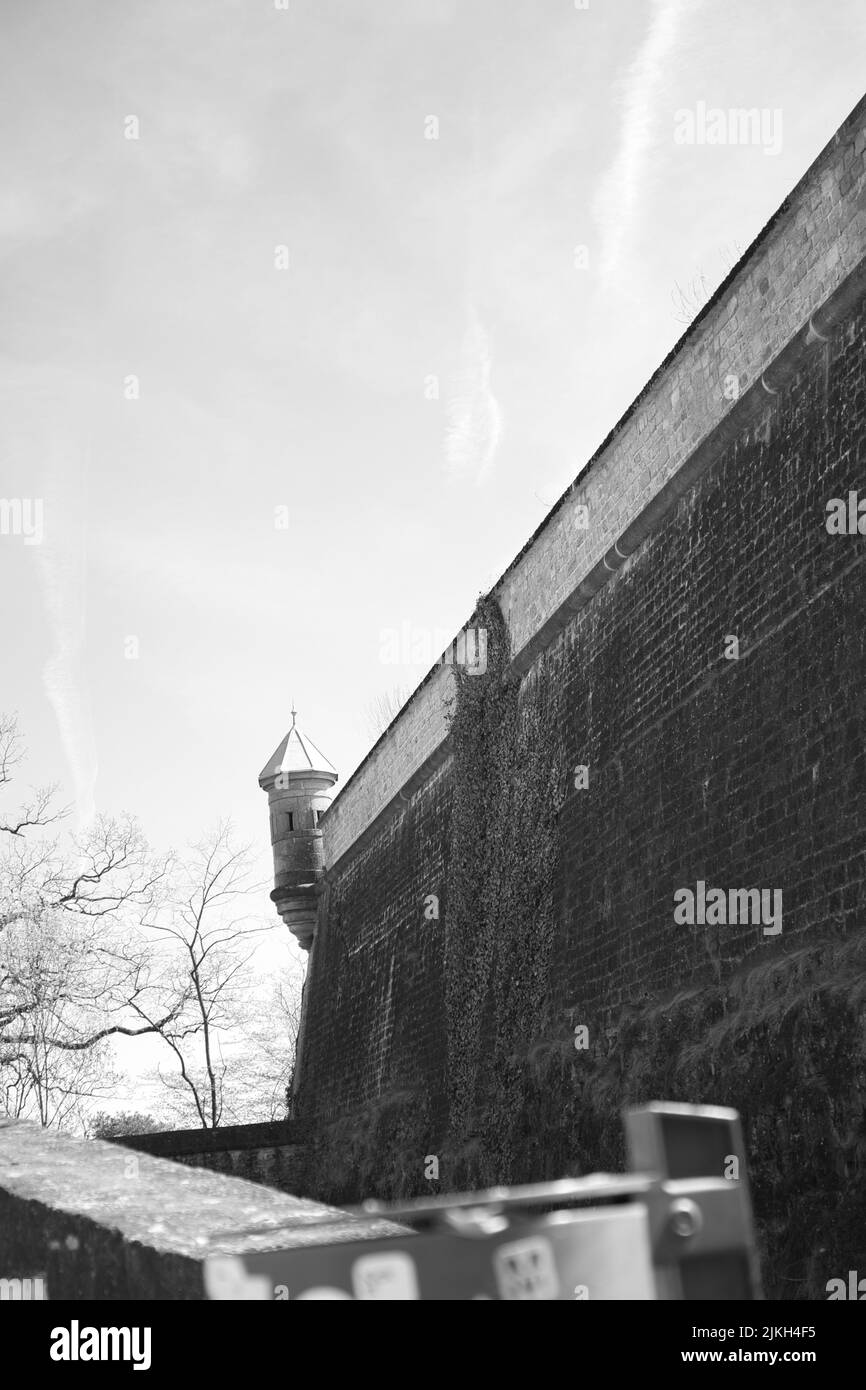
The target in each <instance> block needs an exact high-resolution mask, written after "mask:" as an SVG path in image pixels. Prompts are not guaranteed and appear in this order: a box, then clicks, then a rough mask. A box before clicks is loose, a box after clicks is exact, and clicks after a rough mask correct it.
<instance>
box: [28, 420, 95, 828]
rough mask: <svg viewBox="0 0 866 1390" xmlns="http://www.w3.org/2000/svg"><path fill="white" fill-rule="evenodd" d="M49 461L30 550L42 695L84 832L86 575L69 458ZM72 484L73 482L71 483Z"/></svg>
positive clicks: (90, 752) (91, 805)
mask: <svg viewBox="0 0 866 1390" xmlns="http://www.w3.org/2000/svg"><path fill="white" fill-rule="evenodd" d="M55 450H57V451H58V454H57V456H55V457H54V458H52V459H51V460H50V462H49V467H48V472H47V478H46V482H47V486H46V488H45V536H44V539H43V542H42V544H41V545H39V546H36V547H34V553H35V555H36V562H37V568H38V572H39V577H40V581H41V585H42V596H43V600H44V603H45V611H46V614H47V616H48V622H49V628H50V631H51V635H52V639H53V646H52V651H51V655H50V656H49V658H48V660H47V661H46V663H45V666H44V667H43V671H42V683H43V686H44V689H45V694H46V697H47V699H48V702H49V704H50V705H51V708H52V709H53V711H54V715H55V718H56V720H57V727H58V729H59V731H60V738H61V742H62V744H63V751H64V753H65V755H66V760H67V763H68V764H69V769H70V772H71V774H72V782H73V789H74V795H75V808H76V823H77V828H78V829H79V830H83V829H84V828H85V827H86V826H87V825H89V824H90V822H91V821H92V820H93V818H94V816H95V815H96V800H95V788H96V778H97V773H98V764H97V757H96V739H95V736H94V732H93V715H92V711H91V706H90V696H89V692H88V689H87V673H86V669H85V639H86V632H87V572H86V564H85V525H84V519H83V517H82V514H81V505H80V501H81V488H80V486H79V488H78V490H77V491H76V490H74V487H73V479H74V478H75V472H76V470H74V469H72V468H70V463H69V458H68V454H65V453H64V456H63V457H60V456H59V453H60V452H63V451H62V450H61V446H60V445H59V444H55ZM76 481H77V479H76Z"/></svg>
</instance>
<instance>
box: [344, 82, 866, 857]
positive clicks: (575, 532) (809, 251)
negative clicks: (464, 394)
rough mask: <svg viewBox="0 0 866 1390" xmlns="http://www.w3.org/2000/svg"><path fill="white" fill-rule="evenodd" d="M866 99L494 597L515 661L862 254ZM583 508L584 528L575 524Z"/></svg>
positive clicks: (403, 762)
mask: <svg viewBox="0 0 866 1390" xmlns="http://www.w3.org/2000/svg"><path fill="white" fill-rule="evenodd" d="M864 209H866V99H864V101H862V102H861V103H860V104H859V105H858V106H857V108H856V109H855V111H854V112H852V114H851V116H850V117H849V118H848V120H847V121H846V122H845V124H844V125H843V126H842V127H840V129H839V131H838V132H837V133H836V135H835V136H834V137H833V139H832V140H831V141H830V143H829V145H828V146H827V147H826V149H825V150H824V151H823V152H822V153H821V154H820V155H819V157H818V158H817V159H816V160H815V162H814V163H813V165H812V166H811V168H810V169H809V170H808V171H807V173H806V174H805V175H804V177H803V178H802V180H801V181H800V183H799V184H798V185H797V187H796V188H795V189H794V190H793V191H792V193H791V195H790V197H789V198H788V199H787V200H786V202H785V203H784V204H783V206H782V207H781V208H780V209H779V211H778V212H777V214H776V215H775V217H774V218H773V219H772V221H771V222H770V223H769V224H768V225H767V227H765V228H764V230H763V231H762V232H761V234H760V235H759V237H758V238H757V239H756V241H755V242H754V243H753V245H752V247H750V249H749V251H748V252H747V253H746V255H745V256H744V258H743V260H742V261H741V262H740V265H739V266H738V267H735V269H734V271H732V273H731V275H730V276H729V277H728V280H727V281H726V282H725V284H724V285H723V286H721V288H720V290H719V291H718V292H717V294H716V295H715V296H714V298H713V300H712V301H711V302H710V303H709V304H708V305H707V306H706V307H705V309H704V311H703V312H702V313H701V315H700V316H699V317H698V319H697V320H696V321H695V323H693V324H692V325H691V327H690V328H689V330H688V331H687V333H686V334H685V335H684V337H683V338H682V339H681V341H680V343H679V344H678V345H677V347H676V348H675V349H674V351H673V352H672V353H671V355H670V357H669V358H668V359H667V361H666V362H664V363H663V364H662V366H661V367H660V368H659V369H658V371H657V372H656V373H655V375H654V376H653V377H652V379H651V380H650V382H649V383H648V384H647V386H646V387H645V388H644V390H643V392H642V393H641V395H640V396H639V397H638V399H637V400H636V401H635V402H634V403H633V405H632V406H631V407H630V409H629V410H628V411H627V412H626V414H625V416H624V417H623V419H622V420H621V421H620V422H619V424H618V425H617V426H616V428H615V429H614V430H613V431H612V433H611V435H610V436H609V437H608V439H607V440H606V441H605V442H604V444H603V445H602V446H601V448H600V449H599V451H598V453H597V454H596V455H595V456H594V458H593V459H592V460H591V461H590V463H589V465H588V466H587V468H586V469H585V470H584V473H583V474H582V475H579V477H578V479H577V480H576V481H575V483H574V484H573V485H572V488H570V489H569V491H568V492H567V493H566V494H565V496H564V497H563V498H562V499H560V502H559V503H558V504H557V506H556V507H554V509H553V511H552V512H551V513H550V515H549V516H548V518H547V519H546V520H545V522H543V523H542V525H541V527H540V528H539V529H538V531H537V532H536V533H535V535H534V536H533V537H532V538H531V539H530V541H529V542H527V545H526V547H524V550H523V551H522V552H521V554H520V555H519V556H518V557H517V558H516V560H515V561H514V562H513V563H512V565H511V566H510V568H509V569H508V571H507V572H506V573H505V575H504V576H503V578H502V579H501V580H500V582H499V584H498V585H497V586H496V592H497V595H498V597H499V600H500V603H501V606H502V609H503V612H504V613H505V615H506V618H507V620H508V623H509V628H510V631H511V637H512V648H513V651H514V652H515V654H517V655H519V654H520V653H521V652H522V651H523V649H524V648H526V647H528V646H530V644H532V642H533V639H536V638H537V636H538V635H539V634H541V636H542V638H543V637H544V635H545V634H544V629H545V626H546V625H547V624H548V623H550V622H551V620H552V619H553V618H554V616H555V615H556V614H557V612H558V610H560V609H561V608H562V607H563V605H567V604H568V603H569V601H570V600H571V598H572V596H573V595H574V594H576V593H577V592H578V590H579V588H580V585H581V583H582V582H583V581H584V580H585V578H586V577H587V576H588V575H590V574H591V572H592V571H593V570H594V568H595V567H597V566H599V565H600V564H602V562H603V558H604V557H605V556H606V555H608V552H610V551H611V550H612V548H613V546H614V545H615V543H616V542H617V540H618V539H619V538H620V537H622V536H623V534H624V533H625V532H626V531H627V530H628V528H629V526H630V525H631V524H632V523H633V522H634V521H635V520H636V518H637V517H639V516H640V514H641V513H642V512H643V511H644V510H645V509H646V508H647V507H648V506H649V505H650V504H651V503H652V501H653V499H654V498H655V497H657V496H658V494H659V492H660V491H661V490H662V489H663V488H664V487H665V485H667V484H669V483H670V482H671V481H672V480H673V479H675V477H676V475H677V473H678V472H679V470H681V469H682V467H683V465H684V464H685V463H686V462H687V461H688V460H689V458H690V457H691V456H692V455H693V454H694V452H695V451H696V449H698V447H699V446H700V444H701V442H702V441H703V440H704V439H706V437H707V436H708V435H710V434H711V433H712V431H713V430H714V429H716V428H717V427H718V426H719V425H720V423H721V422H722V421H723V420H724V418H725V416H726V415H728V414H730V412H731V410H732V401H731V399H730V391H731V389H732V388H731V387H730V386H728V388H727V389H728V395H727V396H726V382H728V380H729V378H731V377H735V378H736V381H737V387H736V389H737V391H738V392H739V395H740V397H742V396H744V395H746V394H747V393H748V392H749V391H750V390H753V389H754V387H755V385H756V384H758V389H759V390H760V386H759V383H760V378H761V376H762V374H763V373H764V372H765V371H766V370H767V368H768V367H769V365H770V363H771V362H772V361H773V359H774V358H775V357H776V356H777V355H778V354H779V353H780V352H781V351H782V349H783V348H784V347H785V345H786V344H787V343H789V342H790V340H791V339H792V338H793V337H794V335H795V334H796V333H797V332H798V331H799V330H800V329H801V328H802V327H803V325H804V324H806V323H807V322H808V320H809V318H810V316H811V315H813V314H814V313H815V312H816V310H818V309H819V308H820V306H821V305H822V304H824V303H825V301H826V300H827V299H828V298H829V296H830V295H831V294H832V293H833V292H834V291H835V290H837V289H838V287H839V286H841V285H842V283H843V282H844V281H845V280H846V278H847V277H848V276H849V275H850V274H851V273H852V272H853V271H855V270H856V269H857V267H858V266H859V265H860V264H861V262H862V261H863V258H864V255H866V212H864ZM579 505H580V506H586V507H587V508H588V511H589V517H590V526H589V527H588V529H587V530H581V529H578V527H577V526H576V525H575V515H576V513H575V509H576V507H577V506H579ZM450 674H451V673H450V671H449V669H448V668H447V667H444V668H438V669H436V668H434V671H433V672H432V673H431V675H430V676H428V677H427V679H426V680H425V681H424V682H423V683H422V685H421V686H420V687H419V689H418V690H417V691H416V693H415V694H414V696H413V697H412V698H411V699H410V700H409V701H408V703H407V704H406V705H405V706H404V708H403V710H402V711H401V712H400V714H399V715H398V716H397V718H396V720H395V721H394V722H393V724H392V725H391V727H390V729H389V730H388V731H387V732H386V734H385V735H384V736H383V737H382V738H381V739H380V740H379V741H378V743H377V744H376V745H375V747H374V748H373V749H372V750H371V752H370V754H368V756H367V758H366V759H365V761H364V762H363V763H362V764H361V766H360V767H359V768H358V769H357V771H356V772H355V773H354V775H353V776H352V777H351V778H350V779H349V781H348V782H347V783H346V785H345V787H344V788H343V790H342V791H341V793H340V795H339V796H338V797H337V798H336V800H335V801H334V803H333V805H332V808H331V810H330V811H329V813H328V815H327V816H326V818H325V820H324V823H323V826H324V833H325V855H326V860H327V862H328V863H330V864H332V865H333V864H335V863H336V862H337V860H338V859H339V858H340V857H341V855H343V854H345V853H346V851H347V850H348V849H349V847H350V846H351V845H352V844H353V842H354V841H355V839H356V838H357V837H358V836H359V835H360V834H362V833H363V831H364V830H365V829H366V828H367V827H368V826H369V825H370V823H371V822H372V821H373V820H374V819H375V817H376V816H378V815H380V814H381V813H382V812H383V811H384V810H385V808H386V807H387V806H388V805H389V803H391V802H392V801H393V798H394V797H395V796H396V795H397V793H398V792H399V791H400V789H401V787H403V786H404V784H405V783H406V782H407V781H408V780H409V779H410V778H411V777H412V776H413V775H414V774H416V773H417V772H418V770H419V769H420V768H422V767H423V765H424V763H425V761H426V760H427V759H428V758H431V757H433V756H434V755H435V753H436V750H437V748H438V747H439V745H440V744H441V742H442V740H443V739H444V738H445V736H446V734H447V721H446V719H445V713H444V707H443V701H444V698H445V697H446V696H447V695H448V694H449V693H450V679H449V678H450Z"/></svg>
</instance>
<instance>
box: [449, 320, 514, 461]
mask: <svg viewBox="0 0 866 1390" xmlns="http://www.w3.org/2000/svg"><path fill="white" fill-rule="evenodd" d="M492 366H493V364H492V359H491V354H490V344H489V341H488V337H487V333H486V332H485V330H484V327H483V325H482V323H481V320H480V319H479V317H478V314H477V313H476V311H475V310H474V309H470V311H469V323H468V325H467V328H466V332H465V333H464V335H463V343H462V347H461V353H460V367H459V370H458V372H457V374H456V376H455V378H454V381H453V383H452V389H451V392H450V394H449V396H448V399H447V401H446V406H445V418H446V421H447V426H446V433H445V462H446V466H447V469H448V472H449V473H450V474H451V475H452V477H457V478H467V477H472V478H474V479H475V481H476V483H481V482H482V481H483V480H484V478H485V477H486V476H487V474H488V473H489V471H490V468H491V466H492V463H493V459H494V456H495V454H496V450H497V448H498V446H499V441H500V439H501V437H502V412H501V410H500V408H499V402H498V401H497V399H496V397H495V396H494V394H493V391H492V389H491V386H490V377H491V373H492Z"/></svg>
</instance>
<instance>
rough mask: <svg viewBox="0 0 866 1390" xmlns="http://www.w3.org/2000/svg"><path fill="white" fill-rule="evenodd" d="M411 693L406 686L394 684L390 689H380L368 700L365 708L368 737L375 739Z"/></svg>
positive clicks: (394, 716)
mask: <svg viewBox="0 0 866 1390" xmlns="http://www.w3.org/2000/svg"><path fill="white" fill-rule="evenodd" d="M411 693H412V692H411V690H410V689H409V687H408V686H402V685H394V686H392V687H391V689H390V690H385V691H380V693H379V694H378V695H376V696H375V697H374V698H373V699H372V700H370V702H369V703H368V705H367V708H366V710H365V715H366V721H367V733H368V735H369V737H370V738H372V739H377V738H378V737H379V735H380V734H383V733H384V732H385V730H386V729H387V727H388V725H389V724H390V723H391V720H392V719H395V718H396V716H397V715H398V714H399V713H400V710H401V709H402V708H403V706H404V705H405V703H406V701H407V700H408V698H409V696H410V695H411Z"/></svg>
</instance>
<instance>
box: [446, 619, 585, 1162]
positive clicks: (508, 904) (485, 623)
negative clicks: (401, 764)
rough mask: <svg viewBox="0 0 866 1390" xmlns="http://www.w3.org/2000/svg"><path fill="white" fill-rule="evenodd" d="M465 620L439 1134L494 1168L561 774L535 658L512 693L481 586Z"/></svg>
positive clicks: (500, 1150) (526, 1043) (537, 976)
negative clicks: (477, 649)
mask: <svg viewBox="0 0 866 1390" xmlns="http://www.w3.org/2000/svg"><path fill="white" fill-rule="evenodd" d="M472 626H473V627H477V628H480V629H484V630H486V634H487V667H486V671H485V672H484V674H483V675H479V674H474V673H473V672H472V670H471V669H463V668H461V667H459V666H458V667H457V668H456V669H455V675H456V686H457V693H456V700H455V705H454V709H453V712H452V719H451V750H452V758H453V762H452V772H451V782H452V795H453V803H452V839H451V854H450V863H449V873H448V883H447V910H446V922H445V926H446V948H445V998H446V1013H447V1020H446V1023H447V1039H448V1072H447V1078H448V1100H449V1145H450V1146H451V1147H452V1149H453V1150H455V1151H456V1152H458V1153H459V1152H461V1151H462V1152H464V1153H466V1154H467V1156H468V1155H469V1154H470V1153H471V1155H472V1164H471V1167H472V1174H473V1176H475V1177H476V1178H477V1179H479V1180H482V1181H488V1180H489V1181H493V1182H507V1181H509V1180H510V1176H511V1168H512V1164H513V1159H514V1139H515V1132H516V1128H517V1126H519V1124H520V1117H521V1113H522V1099H523V1090H524V1086H525V1083H526V1075H527V1055H528V1051H529V1049H530V1047H531V1045H532V1043H533V1040H534V1039H535V1038H536V1037H537V1035H538V1032H539V1030H540V1029H541V1027H542V1023H543V1018H544V1010H545V1003H546V993H547V983H548V971H549V963H550V954H551V949H552V944H553V931H554V921H553V881H554V875H555V872H556V864H557V854H558V839H559V836H558V817H559V810H560V807H561V804H562V799H563V796H564V789H563V788H564V774H563V769H562V766H561V762H562V759H561V744H560V739H559V734H558V730H557V726H556V721H555V718H554V701H553V699H552V689H551V680H550V675H549V671H548V668H547V666H546V664H545V662H544V661H542V662H541V663H540V665H539V667H538V669H537V670H536V672H534V673H533V677H532V682H531V684H530V683H527V686H526V687H525V688H524V690H523V692H522V694H521V692H520V689H519V683H518V680H517V678H516V677H515V676H514V675H513V674H512V673H511V672H510V671H509V664H510V650H509V641H508V630H507V627H506V624H505V621H504V619H503V616H502V613H501V611H500V609H499V606H498V604H497V603H496V600H495V599H494V598H492V597H491V596H487V597H485V598H483V599H482V600H481V601H480V602H479V604H478V607H477V609H476V612H475V615H474V617H473V620H472ZM482 1113H483V1117H484V1118H483V1124H482V1123H481V1120H480V1116H481V1114H482Z"/></svg>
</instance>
